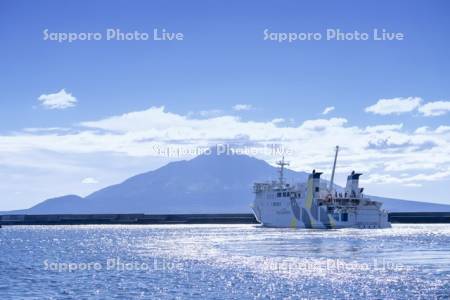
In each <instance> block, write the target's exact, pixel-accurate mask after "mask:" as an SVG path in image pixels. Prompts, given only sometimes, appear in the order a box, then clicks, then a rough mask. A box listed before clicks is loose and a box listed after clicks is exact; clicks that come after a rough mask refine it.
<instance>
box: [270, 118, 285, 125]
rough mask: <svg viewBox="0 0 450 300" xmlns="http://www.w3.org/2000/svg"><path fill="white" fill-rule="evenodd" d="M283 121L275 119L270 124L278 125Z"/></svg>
mask: <svg viewBox="0 0 450 300" xmlns="http://www.w3.org/2000/svg"><path fill="white" fill-rule="evenodd" d="M283 122H284V119H283V118H275V119H273V120H272V123H274V124H279V123H283Z"/></svg>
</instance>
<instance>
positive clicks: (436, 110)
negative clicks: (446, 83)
mask: <svg viewBox="0 0 450 300" xmlns="http://www.w3.org/2000/svg"><path fill="white" fill-rule="evenodd" d="M419 112H421V113H422V114H423V115H424V116H426V117H432V116H442V115H445V114H446V113H448V112H450V101H434V102H428V103H426V104H424V105H422V106H420V107H419Z"/></svg>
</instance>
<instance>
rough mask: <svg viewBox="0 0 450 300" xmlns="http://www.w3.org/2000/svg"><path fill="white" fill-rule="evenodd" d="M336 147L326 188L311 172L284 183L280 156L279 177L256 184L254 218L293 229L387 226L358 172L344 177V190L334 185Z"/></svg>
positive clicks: (318, 176) (315, 173)
mask: <svg viewBox="0 0 450 300" xmlns="http://www.w3.org/2000/svg"><path fill="white" fill-rule="evenodd" d="M338 150H339V147H338V146H336V155H335V158H334V164H333V172H332V175H331V181H330V185H329V187H326V186H325V185H321V182H320V175H321V174H322V173H320V172H316V171H315V170H313V172H312V173H311V174H310V175H309V177H308V181H307V182H306V183H297V184H287V183H286V182H285V179H284V167H285V166H286V165H288V163H287V162H285V161H284V157H283V159H282V160H281V161H280V162H278V165H279V166H280V170H279V173H280V174H279V180H278V181H272V182H267V183H255V184H254V192H255V200H254V202H253V205H252V209H253V212H254V214H255V217H256V219H257V220H258V222H260V223H261V224H262V225H264V226H267V227H293V228H347V227H354V228H389V227H391V224H390V223H389V221H388V214H387V212H386V211H385V210H383V209H382V208H381V206H382V203H381V202H378V201H373V200H370V198H368V197H366V196H365V195H364V194H363V190H364V189H363V188H360V187H359V177H360V176H361V175H362V174H360V173H355V171H353V172H352V173H351V174H350V175H349V176H348V177H347V185H346V186H345V189H343V190H339V191H338V190H337V189H335V186H334V182H333V181H334V173H335V169H336V161H337V155H338Z"/></svg>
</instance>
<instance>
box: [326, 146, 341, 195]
mask: <svg viewBox="0 0 450 300" xmlns="http://www.w3.org/2000/svg"><path fill="white" fill-rule="evenodd" d="M338 152H339V146H336V153H335V154H334V163H333V170H332V172H331V180H330V188H329V189H328V191H329V192H330V193H332V192H333V187H334V172H335V171H336V162H337V157H338Z"/></svg>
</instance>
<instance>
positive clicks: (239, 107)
mask: <svg viewBox="0 0 450 300" xmlns="http://www.w3.org/2000/svg"><path fill="white" fill-rule="evenodd" d="M252 108H253V107H252V105H251V104H236V105H235V106H233V110H235V111H242V110H251V109H252Z"/></svg>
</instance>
